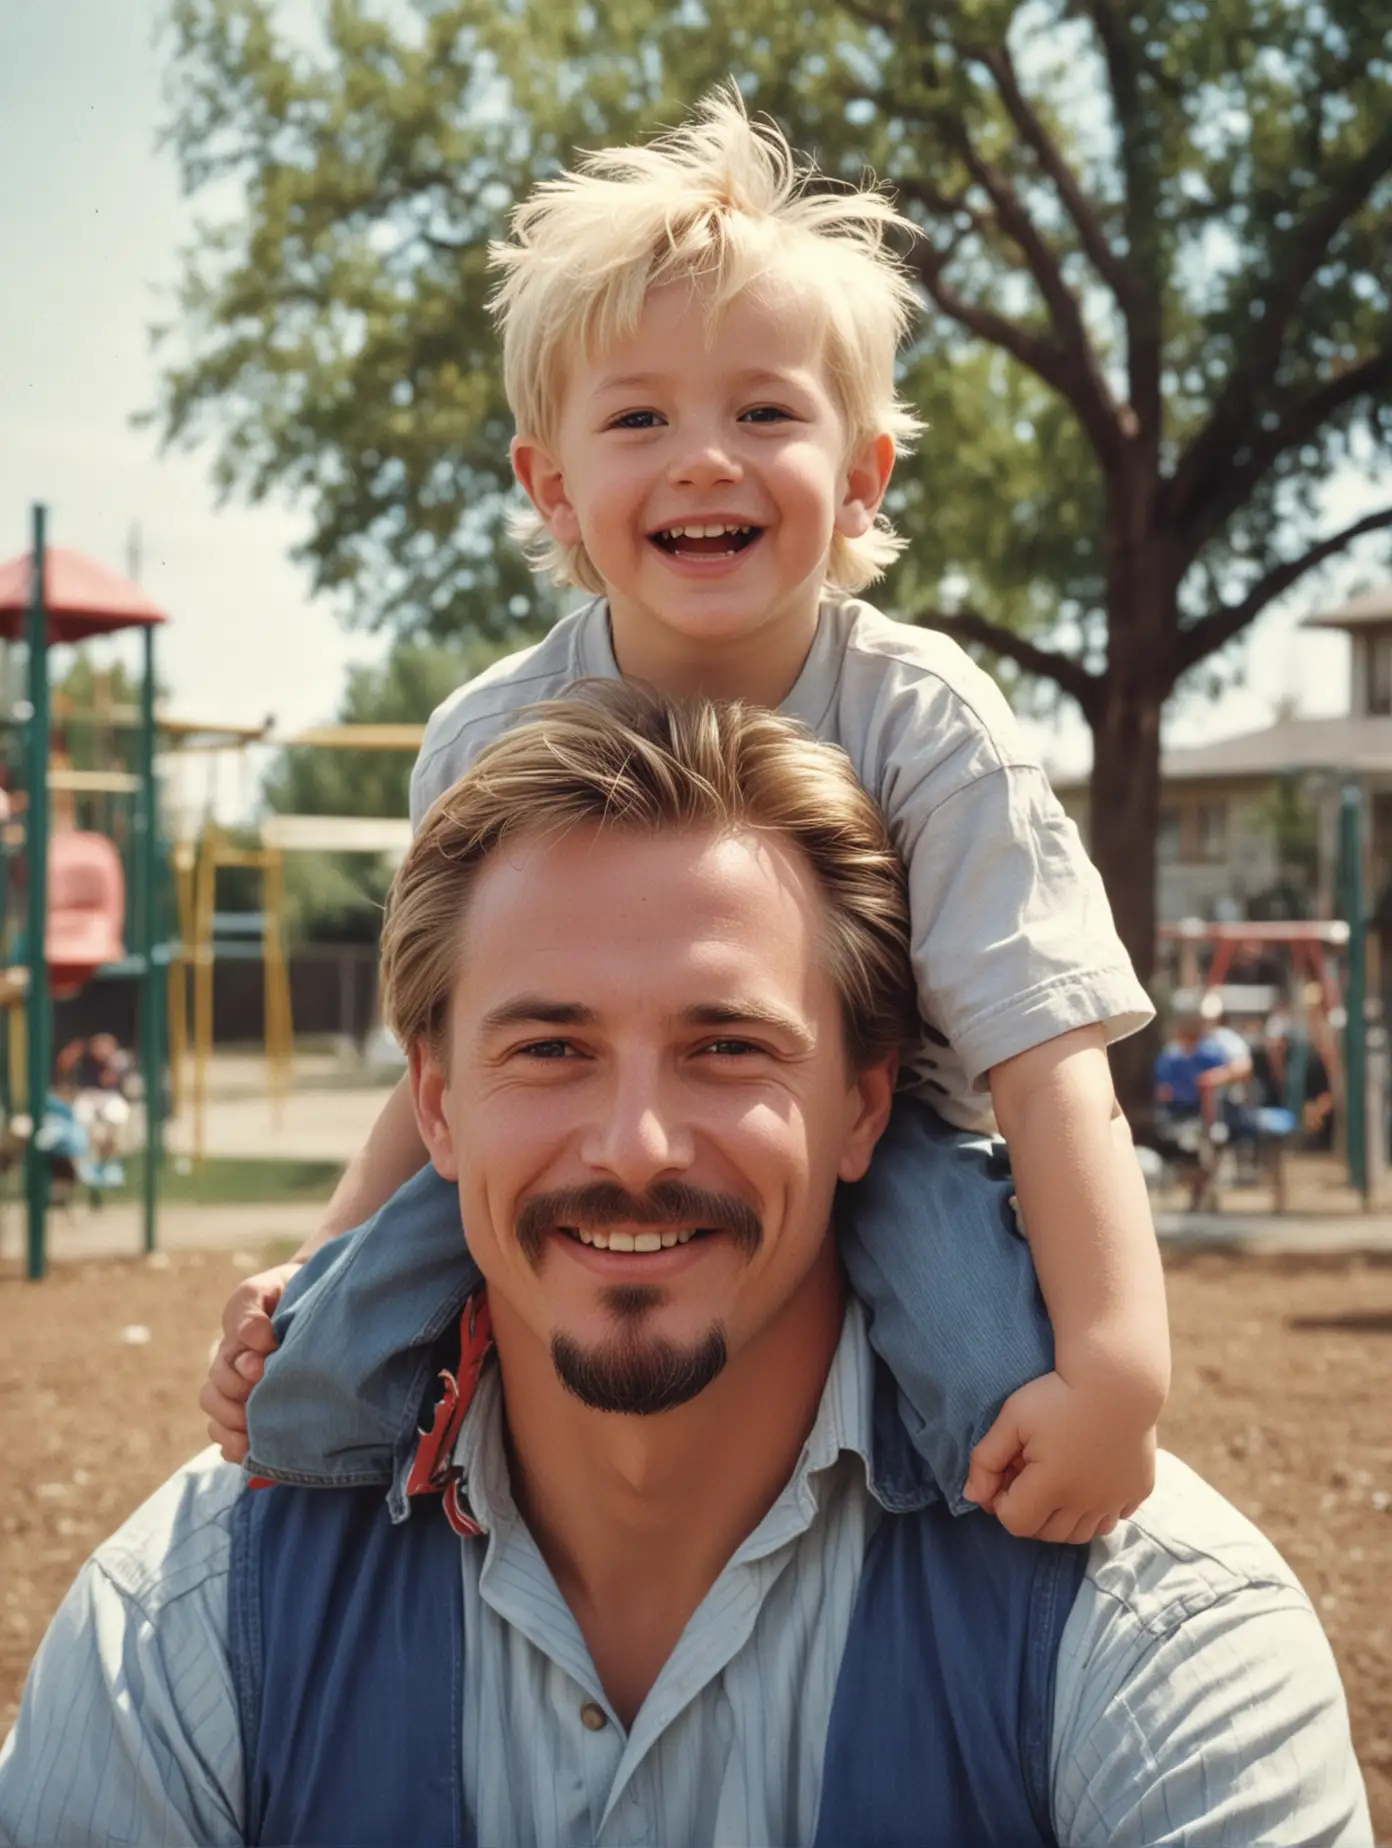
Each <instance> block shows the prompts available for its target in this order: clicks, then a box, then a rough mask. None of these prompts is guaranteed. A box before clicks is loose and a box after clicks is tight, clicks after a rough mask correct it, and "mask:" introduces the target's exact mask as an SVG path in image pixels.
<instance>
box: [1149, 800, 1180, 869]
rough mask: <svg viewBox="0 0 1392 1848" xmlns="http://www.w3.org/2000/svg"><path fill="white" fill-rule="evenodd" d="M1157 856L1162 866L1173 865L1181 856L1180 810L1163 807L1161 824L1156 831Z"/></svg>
mask: <svg viewBox="0 0 1392 1848" xmlns="http://www.w3.org/2000/svg"><path fill="white" fill-rule="evenodd" d="M1155 857H1156V859H1157V860H1159V861H1160V863H1161V865H1162V866H1172V865H1173V864H1174V862H1175V861H1176V860H1178V858H1179V810H1178V809H1174V808H1162V809H1161V811H1160V825H1159V826H1158V828H1157V829H1156V831H1155Z"/></svg>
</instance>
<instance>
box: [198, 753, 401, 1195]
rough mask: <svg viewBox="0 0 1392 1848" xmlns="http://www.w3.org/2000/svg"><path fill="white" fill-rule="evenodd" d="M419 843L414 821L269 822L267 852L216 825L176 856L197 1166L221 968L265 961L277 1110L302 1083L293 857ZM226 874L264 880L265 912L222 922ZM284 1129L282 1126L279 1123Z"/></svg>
mask: <svg viewBox="0 0 1392 1848" xmlns="http://www.w3.org/2000/svg"><path fill="white" fill-rule="evenodd" d="M424 732H425V727H424V726H423V725H419V724H382V725H319V726H314V727H311V728H310V729H309V730H307V731H302V732H298V733H296V734H295V736H293V737H291V738H287V739H285V740H284V747H285V748H286V749H290V750H340V751H347V750H351V751H412V752H414V751H417V750H419V748H420V741H421V738H422V737H423V735H424ZM410 841H411V824H410V822H409V821H408V820H407V819H406V817H405V816H399V817H396V816H357V815H290V814H276V815H269V816H267V817H266V819H265V821H264V822H263V823H262V824H261V844H260V846H259V848H252V847H236V846H233V845H232V844H231V843H229V842H228V841H227V840H226V839H225V838H224V837H223V836H222V835H221V834H220V832H219V830H218V829H217V827H216V825H215V824H214V823H213V822H211V821H209V822H208V823H207V825H206V826H205V828H204V831H203V837H202V841H201V843H200V845H199V847H198V848H197V849H195V848H194V846H193V844H192V843H190V842H182V843H180V845H179V846H178V847H177V848H176V850H175V853H176V857H175V864H176V868H177V871H178V878H179V895H180V918H181V938H182V941H183V943H184V944H185V945H186V946H187V952H186V953H187V957H188V960H189V961H190V963H191V965H192V968H193V972H194V975H193V979H194V1007H193V1047H192V1050H193V1084H192V1092H191V1097H192V1106H193V1135H192V1148H193V1159H194V1161H195V1163H201V1162H202V1161H203V1160H204V1158H205V1155H206V1152H207V1111H208V1068H209V1064H210V1062H211V1059H212V1053H213V971H214V968H215V966H216V963H217V962H218V960H219V959H223V960H228V961H231V960H241V959H246V958H256V957H259V958H260V960H261V962H262V967H263V971H264V983H265V990H264V992H265V1004H264V1029H263V1031H264V1038H265V1047H266V1058H267V1065H268V1068H269V1073H270V1087H271V1097H272V1102H273V1106H275V1107H276V1108H277V1111H278V1106H279V1104H280V1102H281V1101H282V1100H283V1098H284V1096H285V1093H286V1091H287V1090H288V1089H289V1086H290V1083H291V1081H292V1076H293V1069H294V1065H293V1051H294V1033H293V1022H292V1018H291V1006H290V983H289V973H288V968H287V964H286V959H285V949H284V943H285V929H284V902H285V871H284V860H285V855H287V854H291V853H334V854H340V853H350V854H370V855H373V856H377V857H384V858H386V859H388V860H392V861H396V860H399V859H400V858H401V857H402V855H403V854H404V853H405V852H406V849H407V847H408V846H409V845H410ZM225 867H238V868H244V869H250V870H253V871H255V872H258V873H259V874H260V875H261V882H262V908H261V910H260V911H259V912H243V913H236V912H220V911H218V909H217V904H216V900H217V875H218V872H219V871H220V870H221V869H223V868H225ZM184 1020H185V1016H184V1013H183V1011H182V997H180V1000H179V1003H178V1004H177V1005H176V1007H175V1008H174V1010H173V1012H172V1015H171V1028H172V1031H171V1048H172V1057H173V1062H174V1071H175V1077H174V1096H175V1100H176V1109H177V1107H178V1104H179V1102H180V1101H181V1100H182V1097H183V1091H184V1086H183V1081H182V1077H181V1075H180V1073H181V1069H182V1064H183V1058H184V1046H185V1037H184V1035H185V1028H184ZM276 1120H278V1116H277V1119H276Z"/></svg>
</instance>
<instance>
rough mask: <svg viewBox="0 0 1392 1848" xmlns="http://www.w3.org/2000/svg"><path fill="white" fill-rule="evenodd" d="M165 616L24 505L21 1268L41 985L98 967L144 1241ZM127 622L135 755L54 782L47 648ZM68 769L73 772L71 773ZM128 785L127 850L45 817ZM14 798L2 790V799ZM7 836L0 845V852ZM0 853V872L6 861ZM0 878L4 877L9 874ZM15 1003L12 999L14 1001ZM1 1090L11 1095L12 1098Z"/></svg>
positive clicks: (39, 1125) (157, 1006)
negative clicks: (123, 1027)
mask: <svg viewBox="0 0 1392 1848" xmlns="http://www.w3.org/2000/svg"><path fill="white" fill-rule="evenodd" d="M165 620H166V617H165V614H164V612H163V611H162V610H160V609H158V608H157V607H156V606H155V605H154V604H153V603H151V602H150V601H149V599H148V598H146V597H145V596H143V595H142V594H141V592H140V591H139V590H137V588H136V587H135V586H134V585H133V584H128V583H126V582H125V581H124V580H123V579H121V578H118V577H116V576H115V575H114V574H113V573H111V572H108V571H105V570H103V569H102V568H101V567H100V566H97V565H93V564H92V563H90V561H88V560H86V559H83V558H81V557H79V556H78V554H77V553H75V552H68V551H63V550H58V549H54V550H52V551H50V550H49V549H48V546H47V543H46V533H45V512H44V509H43V508H42V507H36V508H35V509H34V516H33V551H32V553H31V554H30V555H29V556H28V557H21V558H19V559H15V560H12V561H11V562H10V563H9V564H8V565H6V566H4V567H3V568H0V636H3V637H4V639H5V640H7V641H10V642H14V641H21V640H22V641H24V642H25V643H26V644H27V651H28V664H27V680H28V688H27V691H28V698H27V702H26V704H27V711H26V710H23V709H21V712H20V714H18V715H17V716H20V717H21V718H22V723H23V727H24V743H23V760H22V761H23V771H22V774H23V780H24V790H23V804H22V815H23V850H22V851H23V859H22V871H23V877H24V882H25V922H24V930H23V935H22V941H21V943H20V946H19V947H20V949H21V951H22V954H21V955H19V956H18V957H11V958H9V959H8V962H9V978H8V980H7V982H6V994H7V996H8V997H9V1000H10V1005H9V1006H7V1007H6V1009H5V1021H6V1025H7V1027H8V1029H9V1030H10V1031H11V1032H13V1031H14V1028H15V1023H16V1016H17V1015H18V1017H19V1018H21V1019H22V1021H23V1032H24V1058H23V1065H24V1068H25V1078H26V1084H25V1102H26V1106H27V1114H28V1118H29V1122H30V1133H29V1135H28V1137H27V1139H26V1141H25V1147H24V1193H25V1202H26V1208H27V1214H26V1256H27V1269H28V1274H29V1276H30V1277H32V1278H37V1277H41V1276H42V1275H43V1273H44V1268H45V1256H46V1254H45V1246H46V1225H47V1215H48V1206H49V1181H50V1163H49V1155H48V1151H47V1149H46V1148H45V1146H44V1141H45V1138H44V1134H43V1127H44V1119H45V1112H46V1107H47V1099H48V1093H49V1085H50V1081H51V1075H52V1069H53V996H54V993H55V991H63V990H66V989H71V988H73V987H78V986H81V985H82V984H83V983H85V982H87V981H91V980H93V979H96V978H98V977H100V978H101V979H103V980H124V981H133V982H135V983H136V984H137V985H138V988H139V1021H140V1061H139V1063H140V1073H141V1079H142V1083H143V1089H144V1096H145V1161H144V1174H143V1183H144V1187H143V1193H144V1227H145V1248H146V1250H147V1251H150V1250H153V1249H154V1245H155V1214H156V1207H157V1200H158V1194H157V1189H158V1185H159V1166H160V1142H161V1117H162V1102H163V1086H162V1075H163V1061H162V1056H161V1036H162V1031H163V1028H162V1021H161V1012H162V1009H161V1003H162V1000H163V993H164V985H165V982H166V979H167V977H166V971H167V968H168V964H169V959H170V953H171V952H170V946H169V944H168V942H167V941H166V940H165V938H164V931H163V919H162V917H161V915H160V906H159V887H158V864H157V837H158V828H159V802H158V790H157V787H156V780H155V635H156V632H157V630H158V628H159V627H160V626H161V625H162V624H163V623H164V622H165ZM128 628H135V629H138V630H139V632H140V636H141V644H142V649H141V664H142V674H141V683H140V707H139V722H138V726H137V729H136V743H135V760H136V762H135V769H134V771H129V770H117V771H112V772H109V773H103V772H100V771H86V772H72V771H68V772H67V773H66V784H65V781H64V775H63V773H62V772H60V773H59V776H58V778H57V780H56V782H55V777H54V774H53V766H52V765H51V762H50V760H51V756H52V744H53V741H52V709H51V700H50V686H49V650H50V648H51V647H52V646H53V645H55V644H56V643H64V642H81V641H85V640H87V639H89V638H90V637H92V636H96V635H111V634H114V633H115V632H117V631H118V630H121V629H128ZM75 778H76V779H80V780H79V781H77V782H76V784H75V783H74V779H75ZM78 788H80V789H84V790H86V791H88V792H91V793H102V794H106V795H117V794H120V795H125V796H127V797H131V798H133V813H132V816H131V823H132V825H131V830H130V837H129V845H128V853H127V859H126V864H125V865H123V864H122V856H121V854H120V851H119V849H118V847H117V846H116V843H115V842H114V841H113V840H112V839H111V838H110V836H108V835H103V834H98V833H83V832H81V831H78V830H75V829H65V830H62V831H61V832H59V833H57V834H55V833H53V831H52V813H53V799H54V796H55V795H56V794H61V793H65V789H66V792H67V793H75V790H76V789H78ZM19 807H20V805H19V803H18V802H17V801H16V800H15V798H14V797H11V813H12V816H13V815H14V813H15V811H16V810H17V809H18V808H19ZM8 852H9V848H8V843H7V848H6V856H7V858H8ZM9 870H10V869H9V867H8V865H7V866H6V872H7V874H8V872H9ZM7 883H8V881H7ZM21 1010H22V1011H21ZM12 1101H13V1100H11V1102H12Z"/></svg>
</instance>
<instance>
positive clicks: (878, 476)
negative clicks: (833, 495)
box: [836, 430, 894, 539]
mask: <svg viewBox="0 0 1392 1848" xmlns="http://www.w3.org/2000/svg"><path fill="white" fill-rule="evenodd" d="M893 473H894V438H893V437H892V436H891V435H890V434H889V432H888V431H885V430H882V431H881V432H880V434H879V435H878V436H876V437H872V438H871V440H870V441H869V442H868V443H866V444H865V446H864V447H863V448H862V449H860V450H858V451H857V453H856V454H855V455H853V456H852V457H851V460H850V464H849V466H848V467H847V469H846V490H845V495H844V497H843V499H842V502H841V506H840V508H839V509H838V511H837V515H836V530H837V532H838V533H840V534H841V535H842V537H843V538H845V539H862V538H864V536H865V534H866V533H868V532H869V530H870V528H871V527H872V526H873V525H874V524H875V515H876V514H877V513H878V512H879V511H880V502H881V501H882V500H883V499H884V497H885V489H886V488H887V487H888V486H889V478H890V476H891V475H892V474H893Z"/></svg>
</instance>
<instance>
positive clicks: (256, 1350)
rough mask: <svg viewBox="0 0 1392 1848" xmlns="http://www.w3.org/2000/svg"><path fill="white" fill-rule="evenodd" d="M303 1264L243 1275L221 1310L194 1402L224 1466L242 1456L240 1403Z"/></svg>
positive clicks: (296, 1261)
mask: <svg viewBox="0 0 1392 1848" xmlns="http://www.w3.org/2000/svg"><path fill="white" fill-rule="evenodd" d="M303 1262H304V1259H303V1258H292V1259H291V1260H290V1262H289V1263H288V1264H278V1265H277V1266H276V1267H275V1269H274V1270H268V1271H262V1272H261V1273H260V1274H259V1275H258V1276H255V1277H248V1278H247V1280H246V1282H245V1283H239V1284H238V1285H237V1288H236V1289H235V1290H234V1291H233V1292H232V1294H231V1296H230V1297H229V1298H228V1301H227V1307H226V1308H225V1309H224V1310H223V1312H222V1338H221V1340H219V1341H217V1342H216V1343H215V1344H214V1346H213V1351H212V1358H211V1360H210V1361H209V1364H208V1377H207V1379H206V1380H205V1381H204V1382H203V1390H202V1392H200V1393H199V1395H198V1403H199V1406H200V1408H201V1409H202V1410H203V1411H205V1412H206V1413H207V1414H208V1435H209V1437H210V1438H212V1440H213V1442H214V1443H215V1444H217V1445H218V1446H219V1447H220V1448H221V1450H222V1454H223V1456H224V1457H225V1458H226V1460H227V1461H228V1462H229V1463H240V1462H241V1461H242V1459H243V1458H244V1457H245V1456H246V1453H247V1417H246V1402H247V1400H248V1399H249V1398H250V1396H251V1389H252V1387H253V1386H254V1385H255V1384H256V1382H257V1381H258V1380H259V1379H260V1378H261V1375H262V1373H263V1372H264V1371H265V1368H266V1356H267V1355H268V1354H271V1353H273V1352H274V1351H275V1345H276V1338H275V1332H274V1330H273V1329H272V1328H271V1312H272V1310H274V1308H275V1306H276V1304H277V1303H278V1302H279V1301H280V1298H281V1292H282V1291H283V1290H284V1288H285V1286H286V1284H287V1283H289V1281H290V1279H291V1278H292V1277H293V1276H294V1275H295V1272H296V1271H297V1270H298V1269H299V1268H300V1266H301V1264H303Z"/></svg>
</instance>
